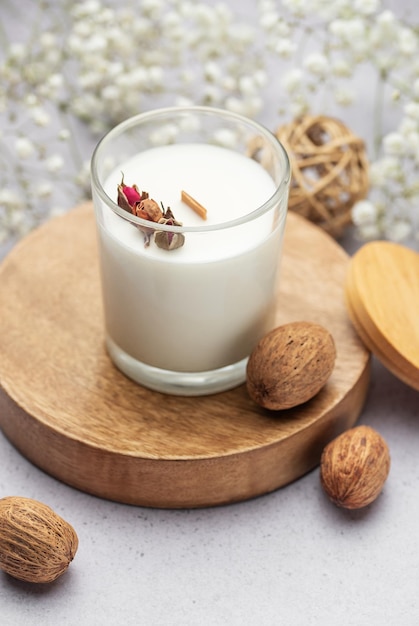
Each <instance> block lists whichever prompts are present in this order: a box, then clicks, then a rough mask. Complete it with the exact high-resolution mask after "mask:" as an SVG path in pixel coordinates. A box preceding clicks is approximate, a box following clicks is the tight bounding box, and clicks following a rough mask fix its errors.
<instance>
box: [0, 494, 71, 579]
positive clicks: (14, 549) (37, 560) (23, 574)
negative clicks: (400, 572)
mask: <svg viewBox="0 0 419 626" xmlns="http://www.w3.org/2000/svg"><path fill="white" fill-rule="evenodd" d="M77 547H78V537H77V534H76V532H75V530H74V528H73V527H72V526H70V524H68V522H66V521H65V520H63V519H62V518H61V517H60V516H59V515H57V513H55V512H54V511H53V510H52V509H51V508H50V507H49V506H47V505H46V504H43V503H42V502H38V501H37V500H32V499H31V498H22V497H18V496H9V497H6V498H2V499H0V569H2V570H3V571H5V572H6V573H7V574H9V575H10V576H13V577H14V578H17V579H19V580H24V581H26V582H34V583H46V582H52V581H53V580H55V579H56V578H58V577H59V576H61V574H63V573H64V572H65V571H66V569H67V568H68V566H69V564H70V562H71V561H72V560H73V558H74V555H75V554H76V551H77Z"/></svg>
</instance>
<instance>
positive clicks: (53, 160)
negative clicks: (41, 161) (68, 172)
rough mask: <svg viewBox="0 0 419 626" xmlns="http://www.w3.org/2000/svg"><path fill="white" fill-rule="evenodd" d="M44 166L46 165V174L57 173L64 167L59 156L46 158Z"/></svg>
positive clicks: (62, 160)
mask: <svg viewBox="0 0 419 626" xmlns="http://www.w3.org/2000/svg"><path fill="white" fill-rule="evenodd" d="M45 165H46V168H47V170H48V172H51V173H55V172H59V171H60V170H62V169H63V167H64V159H63V157H62V156H61V154H53V155H52V156H50V157H48V159H47V160H46V162H45Z"/></svg>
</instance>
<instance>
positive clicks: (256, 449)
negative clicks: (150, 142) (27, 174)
mask: <svg viewBox="0 0 419 626" xmlns="http://www.w3.org/2000/svg"><path fill="white" fill-rule="evenodd" d="M347 264H348V257H347V255H346V253H345V252H344V251H343V250H342V248H341V247H340V246H339V245H338V244H337V243H336V242H335V241H334V240H333V239H331V238H330V237H329V236H328V235H326V234H325V233H324V232H323V231H322V230H320V229H319V228H317V227H316V226H314V225H313V224H311V223H310V222H308V221H306V220H304V219H303V218H301V217H299V216H297V215H296V214H294V213H290V214H289V216H288V219H287V226H286V235H285V250H284V256H283V261H282V270H281V272H282V282H281V285H282V286H281V294H280V299H279V301H278V311H277V323H278V325H279V324H282V323H285V322H288V321H294V320H308V321H314V322H317V323H320V324H323V325H324V326H325V327H326V328H328V329H329V330H330V332H331V333H332V334H333V337H334V339H335V342H336V347H337V360H336V366H335V369H334V372H333V374H332V376H331V378H330V379H329V381H328V383H327V385H326V386H325V387H324V388H323V390H322V391H321V392H320V393H319V394H318V395H317V396H316V397H315V398H313V399H312V400H311V401H310V402H307V403H306V404H304V405H302V406H299V407H297V408H295V409H291V410H287V411H282V412H269V411H265V410H263V409H261V408H259V407H258V406H256V405H255V404H254V403H252V401H251V400H250V399H249V397H248V395H247V392H246V387H245V385H241V386H240V387H238V388H236V389H233V390H231V391H227V392H224V393H220V394H216V395H213V396H206V397H200V398H194V397H192V398H183V397H178V396H168V395H163V394H160V393H157V392H154V391H150V390H147V389H145V388H143V387H141V386H139V385H136V384H135V383H133V382H132V381H131V380H129V379H128V378H126V377H125V376H124V375H123V374H121V373H120V372H119V371H118V370H117V369H116V368H115V367H114V366H113V365H112V363H111V362H110V360H109V358H108V356H107V354H106V352H105V348H104V342H103V318H102V304H101V294H100V279H99V269H98V260H97V249H96V233H95V225H94V216H93V210H92V207H91V205H90V204H86V205H82V206H80V207H77V208H76V209H74V210H73V211H71V212H70V213H68V214H67V215H65V216H63V217H60V218H56V219H54V220H51V221H49V222H48V223H47V224H45V225H44V226H42V227H41V228H39V229H37V230H36V231H35V232H33V233H31V234H30V235H29V236H28V237H26V238H25V239H24V240H22V241H21V242H20V243H19V244H18V245H17V246H16V247H15V248H14V250H13V251H12V252H11V253H10V254H9V256H8V257H7V258H6V259H5V260H4V261H3V263H2V265H1V266H0V382H1V386H2V390H1V391H0V427H1V428H2V430H3V432H4V433H5V435H6V436H7V437H8V438H9V440H10V441H11V442H12V443H13V444H14V445H15V446H16V448H17V449H18V450H20V452H21V453H22V454H23V455H24V456H25V457H27V458H28V459H29V460H30V461H31V462H33V463H34V464H35V465H37V466H39V467H40V468H42V469H43V470H44V471H46V472H48V473H49V474H51V475H53V476H55V477H56V478H58V479H59V480H61V481H63V482H65V483H67V484H69V485H72V486H74V487H76V488H78V489H81V490H83V491H85V492H88V493H91V494H95V495H97V496H100V497H103V498H108V499H111V500H116V501H119V502H124V503H131V504H136V505H142V506H153V507H165V508H183V507H202V506H212V505H219V504H225V503H230V502H235V501H241V500H245V499H248V498H252V497H254V496H258V495H261V494H264V493H268V492H270V491H273V490H275V489H277V488H279V487H281V486H283V485H285V484H287V483H289V482H291V481H293V480H295V479H297V478H299V477H300V476H302V475H303V474H305V473H306V472H308V471H309V470H311V469H313V468H314V467H315V466H316V465H317V464H318V463H319V459H320V454H321V451H322V449H323V447H324V446H325V445H326V443H327V442H328V441H330V440H331V439H332V438H333V437H335V436H337V435H338V434H339V433H340V432H342V431H343V430H345V429H347V428H349V427H351V426H353V425H354V423H355V422H356V420H357V418H358V416H359V413H360V411H361V409H362V406H363V403H364V400H365V396H366V393H367V389H368V382H369V369H370V368H369V356H370V353H369V352H368V350H367V349H366V348H365V347H364V345H363V344H362V343H361V341H360V339H359V338H358V336H357V334H356V333H355V331H354V330H353V327H352V325H351V323H350V320H349V318H348V316H347V312H346V308H345V302H344V291H343V288H344V281H345V273H346V269H347Z"/></svg>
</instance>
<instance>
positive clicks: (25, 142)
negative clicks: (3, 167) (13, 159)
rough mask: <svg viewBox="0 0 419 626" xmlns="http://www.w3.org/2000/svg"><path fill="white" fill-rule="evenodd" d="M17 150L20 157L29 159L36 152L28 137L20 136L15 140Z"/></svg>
mask: <svg viewBox="0 0 419 626" xmlns="http://www.w3.org/2000/svg"><path fill="white" fill-rule="evenodd" d="M15 150H16V154H17V156H18V157H19V158H20V159H29V158H30V157H31V156H33V155H34V154H35V146H34V144H33V142H32V141H31V140H30V139H29V138H28V137H18V138H17V139H16V141H15Z"/></svg>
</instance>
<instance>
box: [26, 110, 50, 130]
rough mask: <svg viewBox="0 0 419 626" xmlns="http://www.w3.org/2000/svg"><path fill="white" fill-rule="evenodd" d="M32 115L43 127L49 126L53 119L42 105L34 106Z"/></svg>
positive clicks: (37, 123)
mask: <svg viewBox="0 0 419 626" xmlns="http://www.w3.org/2000/svg"><path fill="white" fill-rule="evenodd" d="M30 116H31V118H32V119H33V121H34V122H35V124H36V125H37V126H42V127H45V126H48V124H49V123H50V120H51V118H50V116H49V115H48V113H47V112H46V111H45V109H43V108H42V107H34V108H33V109H32V110H31V112H30Z"/></svg>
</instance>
